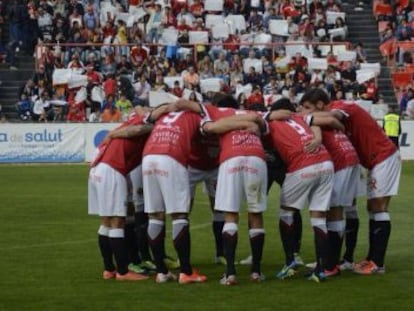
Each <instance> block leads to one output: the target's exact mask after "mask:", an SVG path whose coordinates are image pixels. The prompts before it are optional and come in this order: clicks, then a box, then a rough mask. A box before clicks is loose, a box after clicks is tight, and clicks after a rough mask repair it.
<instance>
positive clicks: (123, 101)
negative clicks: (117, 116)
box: [115, 93, 132, 120]
mask: <svg viewBox="0 0 414 311" xmlns="http://www.w3.org/2000/svg"><path fill="white" fill-rule="evenodd" d="M115 107H116V108H117V109H118V110H119V111H120V112H121V114H122V119H123V120H126V119H127V118H128V115H129V114H130V112H131V110H132V103H131V101H130V100H129V99H128V98H126V96H125V94H123V93H120V94H119V99H118V100H117V101H116V104H115Z"/></svg>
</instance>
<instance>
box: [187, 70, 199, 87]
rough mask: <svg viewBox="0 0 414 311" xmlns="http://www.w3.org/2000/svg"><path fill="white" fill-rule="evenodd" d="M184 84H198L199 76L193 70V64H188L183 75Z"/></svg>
mask: <svg viewBox="0 0 414 311" xmlns="http://www.w3.org/2000/svg"><path fill="white" fill-rule="evenodd" d="M183 81H184V86H185V87H188V86H189V85H190V84H191V85H194V86H198V85H199V83H200V77H199V75H198V73H197V72H195V69H194V66H190V67H189V68H188V71H187V72H186V73H184V75H183Z"/></svg>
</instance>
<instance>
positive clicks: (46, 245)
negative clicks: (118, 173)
mask: <svg viewBox="0 0 414 311" xmlns="http://www.w3.org/2000/svg"><path fill="white" fill-rule="evenodd" d="M210 225H211V223H210V222H208V223H204V224H198V225H193V226H190V230H198V229H202V228H206V227H209V226H210ZM167 233H171V230H167ZM92 242H96V239H88V240H77V241H62V242H52V243H40V244H32V245H20V246H12V247H2V248H0V250H1V251H8V250H17V249H28V248H41V247H51V246H63V245H76V244H86V243H92Z"/></svg>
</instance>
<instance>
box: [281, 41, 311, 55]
mask: <svg viewBox="0 0 414 311" xmlns="http://www.w3.org/2000/svg"><path fill="white" fill-rule="evenodd" d="M297 53H300V54H301V55H302V56H304V57H311V56H312V52H311V51H310V50H309V49H308V48H307V47H306V45H304V44H287V45H286V55H288V56H295V55H296V54H297Z"/></svg>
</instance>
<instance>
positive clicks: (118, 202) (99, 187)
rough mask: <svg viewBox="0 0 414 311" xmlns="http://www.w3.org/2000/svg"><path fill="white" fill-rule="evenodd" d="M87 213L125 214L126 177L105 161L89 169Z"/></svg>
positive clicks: (101, 214) (122, 215) (121, 215)
mask: <svg viewBox="0 0 414 311" xmlns="http://www.w3.org/2000/svg"><path fill="white" fill-rule="evenodd" d="M88 213H89V214H91V215H99V216H102V217H103V216H109V217H111V216H119V217H125V216H126V214H127V181H126V178H125V177H124V176H123V175H122V174H121V173H119V172H118V171H116V170H114V169H113V168H112V167H111V166H109V165H108V164H106V163H99V164H98V165H97V166H95V167H92V168H91V170H90V171H89V181H88Z"/></svg>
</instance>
